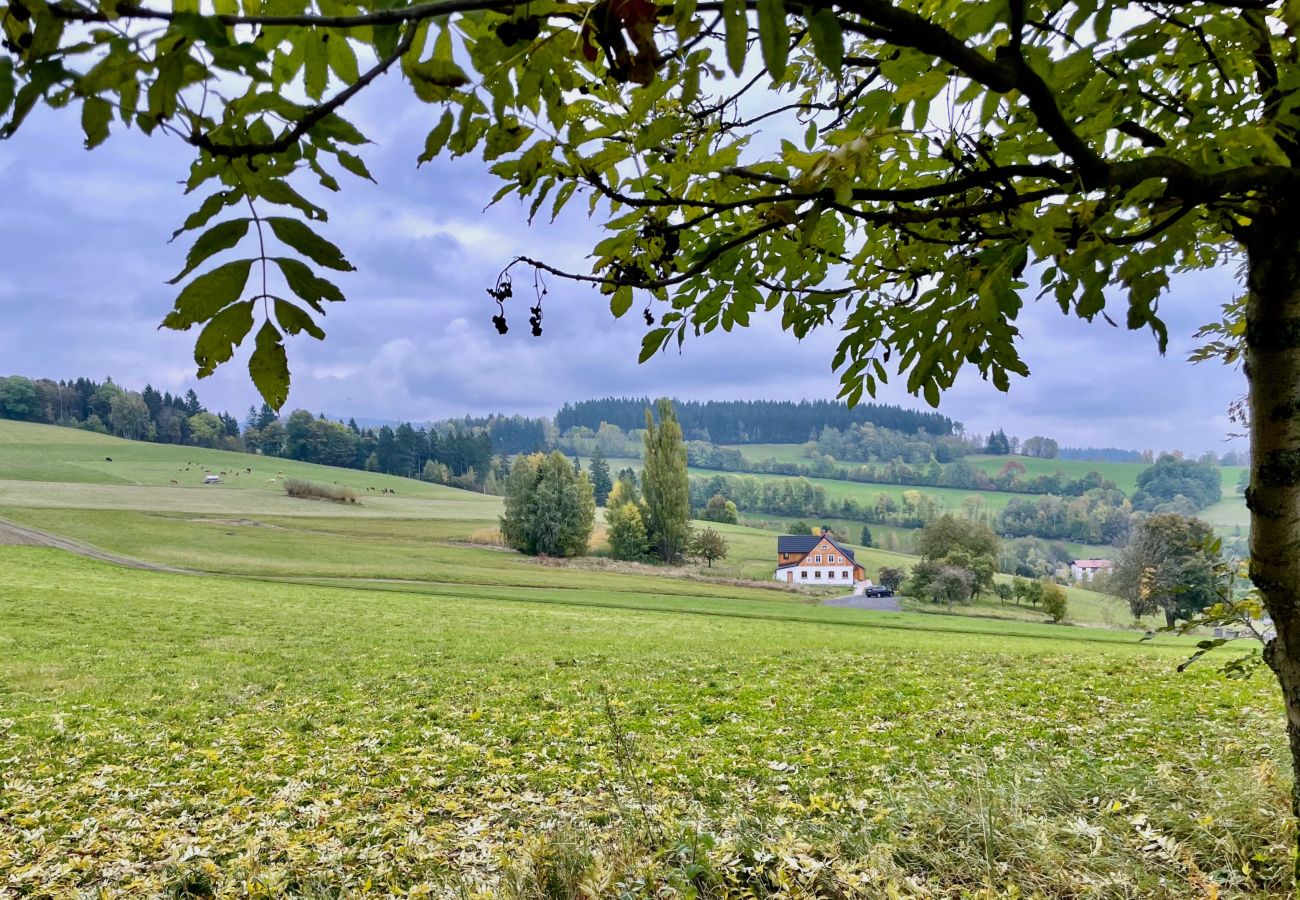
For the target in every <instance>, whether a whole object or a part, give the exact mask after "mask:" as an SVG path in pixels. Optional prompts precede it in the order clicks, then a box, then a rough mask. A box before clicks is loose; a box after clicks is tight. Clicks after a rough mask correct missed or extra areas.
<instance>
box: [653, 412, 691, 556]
mask: <svg viewBox="0 0 1300 900" xmlns="http://www.w3.org/2000/svg"><path fill="white" fill-rule="evenodd" d="M655 407H656V409H657V410H658V412H659V423H658V424H657V425H656V424H655V420H654V414H653V413H652V412H651V411H650V410H649V409H647V410H646V411H645V423H646V432H645V462H644V465H645V467H644V468H643V469H642V472H641V491H642V494H643V495H644V497H645V520H646V533H647V534H648V535H649V537H650V548H651V550H652V551H653V552H654V554H655V555H656V556H658V557H659V558H660V559H661V560H663V561H664V562H673V561H675V560H677V559H678V558H679V557H680V556H681V555H682V553H683V552H684V551H685V550H686V545H687V542H688V541H689V540H690V536H691V523H690V517H691V499H690V484H689V481H688V480H687V477H686V445H685V444H683V443H682V427H681V425H679V424H678V422H677V417H676V415H675V414H674V412H673V405H672V402H671V401H669V400H667V399H666V398H665V399H660V400H657V401H655Z"/></svg>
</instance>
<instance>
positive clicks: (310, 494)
mask: <svg viewBox="0 0 1300 900" xmlns="http://www.w3.org/2000/svg"><path fill="white" fill-rule="evenodd" d="M284 492H285V493H286V494H288V495H289V496H290V497H297V498H298V499H299V500H329V501H330V502H332V503H356V502H357V495H356V493H355V492H354V491H353V490H352V488H350V487H343V486H342V485H338V484H316V483H315V482H312V481H303V480H302V479H301V478H290V479H288V480H287V481H285V483H284Z"/></svg>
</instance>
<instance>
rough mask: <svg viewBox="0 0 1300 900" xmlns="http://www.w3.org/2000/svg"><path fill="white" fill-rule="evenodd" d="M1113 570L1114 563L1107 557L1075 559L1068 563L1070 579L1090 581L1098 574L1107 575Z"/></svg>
mask: <svg viewBox="0 0 1300 900" xmlns="http://www.w3.org/2000/svg"><path fill="white" fill-rule="evenodd" d="M1113 571H1115V563H1113V562H1111V561H1110V560H1109V559H1076V560H1075V561H1074V562H1072V563H1070V580H1071V581H1083V582H1087V581H1092V580H1093V579H1094V578H1096V577H1097V576H1099V575H1109V574H1110V573H1111V572H1113Z"/></svg>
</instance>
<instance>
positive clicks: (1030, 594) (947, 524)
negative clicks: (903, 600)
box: [882, 515, 1067, 622]
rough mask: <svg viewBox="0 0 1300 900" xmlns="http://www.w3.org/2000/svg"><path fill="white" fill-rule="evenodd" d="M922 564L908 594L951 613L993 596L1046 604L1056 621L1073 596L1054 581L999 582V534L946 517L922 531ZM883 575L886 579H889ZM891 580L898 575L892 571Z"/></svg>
mask: <svg viewBox="0 0 1300 900" xmlns="http://www.w3.org/2000/svg"><path fill="white" fill-rule="evenodd" d="M918 550H919V552H920V555H921V560H920V562H918V563H917V564H916V565H915V566H913V567H912V571H911V575H910V577H909V578H908V579H907V583H906V590H907V592H908V593H909V594H911V595H912V596H914V597H919V598H921V599H925V600H929V601H930V602H932V603H942V604H946V605H947V606H948V608H949V609H952V607H953V606H954V605H955V604H958V603H968V602H972V601H974V600H976V599H978V598H979V597H980V596H981V595H982V594H985V593H993V594H995V595H997V596H998V597H999V598H1000V599H1001V600H1002V601H1003V602H1004V603H1005V602H1007V601H1008V600H1013V599H1014V600H1015V601H1016V603H1022V602H1028V603H1030V604H1031V605H1035V606H1038V605H1041V606H1042V608H1043V611H1044V612H1046V613H1047V614H1048V616H1049V617H1050V618H1051V619H1052V621H1054V622H1060V621H1063V620H1064V619H1065V615H1066V611H1067V595H1066V593H1065V590H1064V589H1063V588H1062V587H1061V586H1060V585H1058V584H1056V583H1055V582H1053V581H1052V580H1051V579H1050V578H1047V577H1040V578H1035V579H1030V578H1024V577H1020V576H1017V577H1015V578H1014V579H1012V582H1011V584H1006V583H1000V582H996V581H995V580H994V577H993V576H994V573H995V572H996V571H997V560H998V553H999V546H998V536H997V535H996V534H994V533H993V531H992V530H991V529H990V528H989V527H988V526H987V525H984V524H982V523H980V522H973V521H971V520H969V519H962V518H959V517H957V516H952V515H945V516H941V517H940V518H938V519H936V520H935V521H934V522H931V523H930V524H929V525H927V526H926V527H925V528H924V529H922V531H921V536H920V539H919V542H918ZM883 574H884V573H883V572H882V581H883ZM890 577H891V578H896V577H897V576H896V575H895V574H894V573H893V572H891V573H890Z"/></svg>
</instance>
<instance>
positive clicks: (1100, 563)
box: [1071, 559, 1115, 569]
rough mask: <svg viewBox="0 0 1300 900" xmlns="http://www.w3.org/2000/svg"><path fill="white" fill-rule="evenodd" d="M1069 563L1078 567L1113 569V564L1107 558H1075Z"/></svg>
mask: <svg viewBox="0 0 1300 900" xmlns="http://www.w3.org/2000/svg"><path fill="white" fill-rule="evenodd" d="M1071 565H1074V566H1078V567H1079V568H1080V569H1113V568H1114V567H1115V564H1114V563H1113V562H1111V561H1110V560H1109V559H1076V560H1075V561H1074V562H1073V563H1071Z"/></svg>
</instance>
